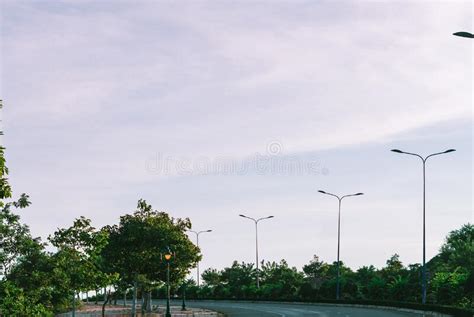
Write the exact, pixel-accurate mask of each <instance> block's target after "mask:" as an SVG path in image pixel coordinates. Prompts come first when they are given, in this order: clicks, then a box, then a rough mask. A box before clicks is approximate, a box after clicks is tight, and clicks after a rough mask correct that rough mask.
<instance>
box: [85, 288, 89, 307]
mask: <svg viewBox="0 0 474 317" xmlns="http://www.w3.org/2000/svg"><path fill="white" fill-rule="evenodd" d="M86 303H87V304H89V291H87V292H86Z"/></svg>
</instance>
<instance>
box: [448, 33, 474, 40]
mask: <svg viewBox="0 0 474 317" xmlns="http://www.w3.org/2000/svg"><path fill="white" fill-rule="evenodd" d="M453 35H456V36H460V37H467V38H470V39H474V34H472V33H469V32H456V33H453Z"/></svg>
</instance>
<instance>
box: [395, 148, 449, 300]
mask: <svg viewBox="0 0 474 317" xmlns="http://www.w3.org/2000/svg"><path fill="white" fill-rule="evenodd" d="M391 151H392V152H395V153H400V154H408V155H413V156H417V157H419V158H420V159H421V161H422V162H423V271H422V281H421V288H422V299H421V302H422V303H423V304H426V263H425V262H426V230H425V210H426V208H425V207H426V203H425V197H426V177H425V175H426V173H425V170H426V160H428V158H430V157H432V156H435V155H441V154H446V153H451V152H454V151H456V150H455V149H449V150H446V151H444V152H439V153H433V154H430V155H428V156H427V157H425V158H423V157H422V156H421V155H418V154H415V153H410V152H404V151H401V150H398V149H393V150H391Z"/></svg>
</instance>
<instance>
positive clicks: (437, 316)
mask: <svg viewBox="0 0 474 317" xmlns="http://www.w3.org/2000/svg"><path fill="white" fill-rule="evenodd" d="M201 301H202V302H219V301H218V300H217V301H216V300H201ZM231 302H235V303H264V304H279V303H281V304H291V305H312V306H330V307H354V308H366V309H381V310H392V311H400V312H406V313H415V314H421V315H424V316H426V317H453V316H452V315H447V314H443V313H438V312H434V311H424V310H416V309H410V308H401V307H392V306H378V305H360V304H330V303H317V302H280V301H275V302H273V301H242V300H232V301H231Z"/></svg>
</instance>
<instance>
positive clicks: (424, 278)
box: [421, 160, 426, 304]
mask: <svg viewBox="0 0 474 317" xmlns="http://www.w3.org/2000/svg"><path fill="white" fill-rule="evenodd" d="M425 211H426V160H423V276H422V281H421V287H422V299H421V302H422V303H423V304H426V225H425V216H426V215H425Z"/></svg>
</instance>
